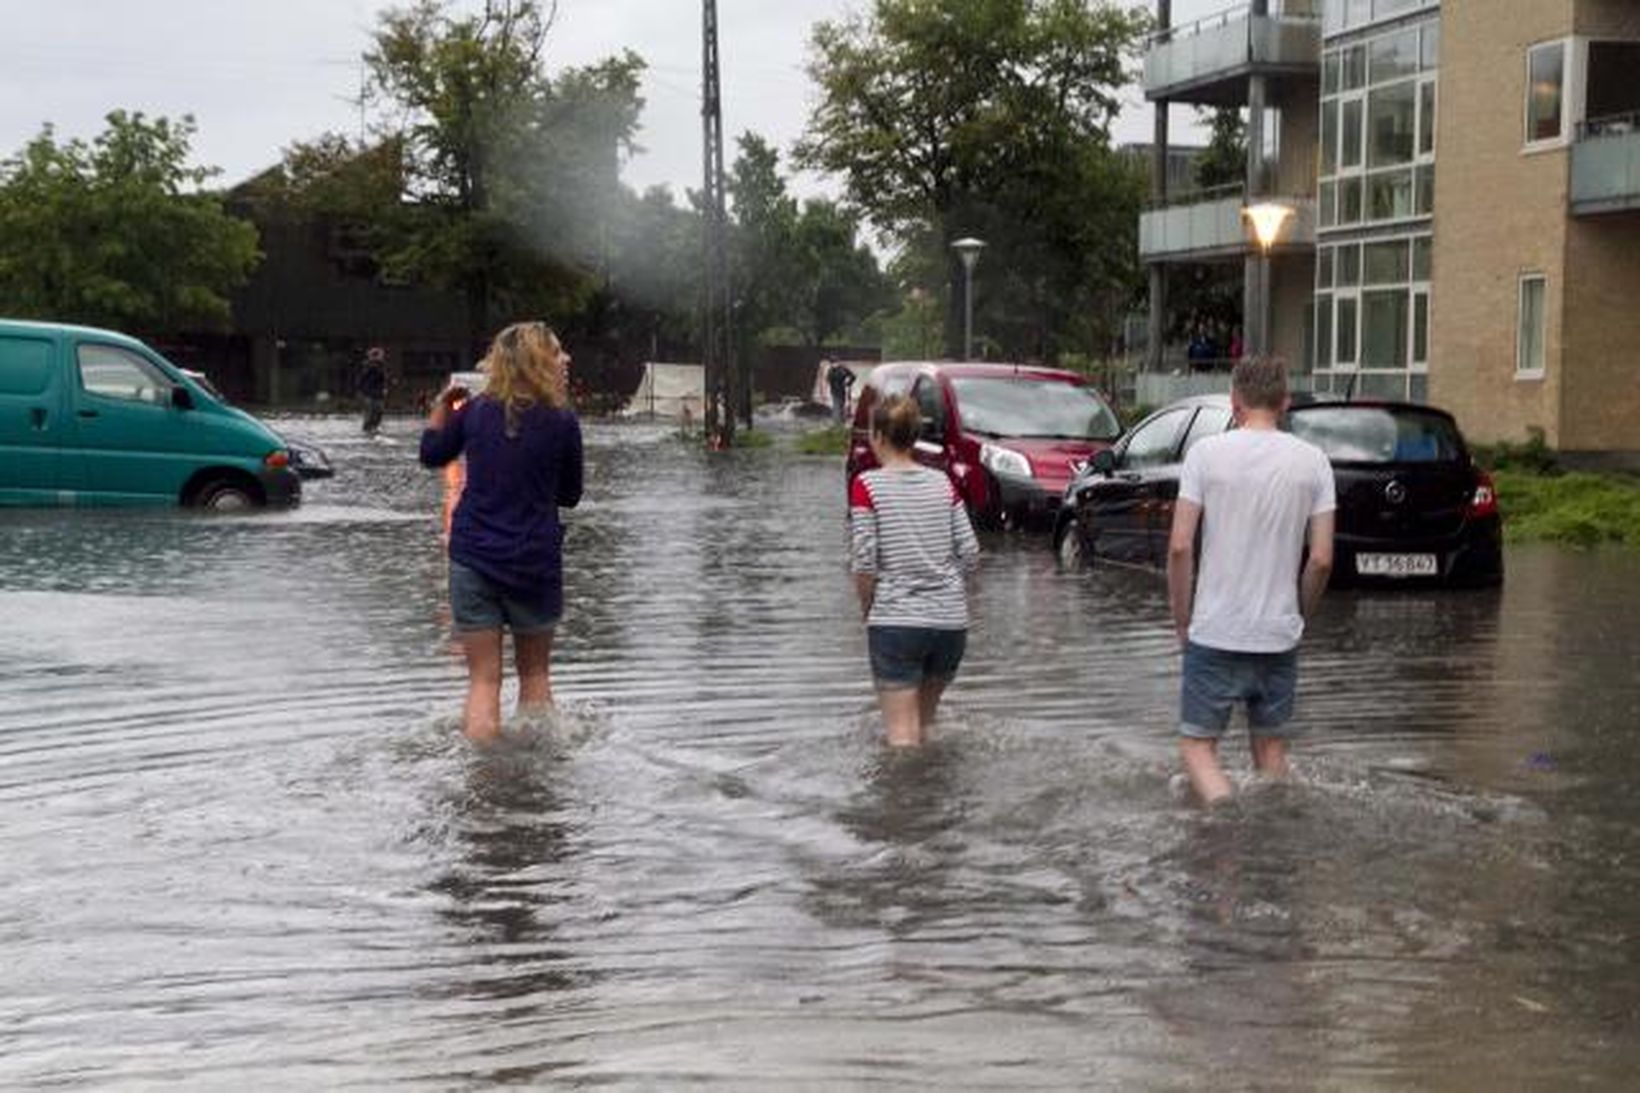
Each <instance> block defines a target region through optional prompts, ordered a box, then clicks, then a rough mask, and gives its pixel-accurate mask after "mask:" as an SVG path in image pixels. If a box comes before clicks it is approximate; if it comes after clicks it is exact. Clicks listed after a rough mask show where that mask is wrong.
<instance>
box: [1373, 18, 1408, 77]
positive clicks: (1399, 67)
mask: <svg viewBox="0 0 1640 1093" xmlns="http://www.w3.org/2000/svg"><path fill="white" fill-rule="evenodd" d="M1417 71H1418V31H1417V29H1416V28H1414V29H1412V30H1406V31H1402V32H1401V33H1399V34H1386V35H1384V36H1383V37H1382V38H1377V39H1374V40H1373V42H1372V44H1371V45H1370V46H1369V47H1368V50H1367V76H1368V78H1369V79H1370V80H1371V81H1372V82H1373V83H1385V82H1387V81H1389V80H1394V79H1399V78H1400V77H1402V76H1411V75H1413V74H1414V73H1416V72H1417Z"/></svg>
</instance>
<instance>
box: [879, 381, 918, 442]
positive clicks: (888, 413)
mask: <svg viewBox="0 0 1640 1093" xmlns="http://www.w3.org/2000/svg"><path fill="white" fill-rule="evenodd" d="M871 431H872V432H874V433H876V434H877V435H878V436H880V437H882V438H883V439H884V440H885V441H887V442H888V445H889V447H891V448H893V449H894V450H895V451H900V452H909V451H910V450H911V449H912V447H913V446H914V445H915V444H916V443H917V437H918V436H920V435H922V411H921V410H919V409H918V408H917V403H916V401H915V400H914V399H912V398H911V397H910V396H908V395H890V396H888V397H887V398H885V399H883V401H881V402H879V403H878V404H877V406H876V408H875V409H874V410H872V412H871Z"/></svg>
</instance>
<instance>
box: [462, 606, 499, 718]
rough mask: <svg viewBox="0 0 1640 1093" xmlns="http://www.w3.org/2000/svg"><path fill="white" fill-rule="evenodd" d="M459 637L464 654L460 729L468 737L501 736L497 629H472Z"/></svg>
mask: <svg viewBox="0 0 1640 1093" xmlns="http://www.w3.org/2000/svg"><path fill="white" fill-rule="evenodd" d="M460 640H461V651H462V652H463V653H464V654H466V657H467V704H466V707H465V708H464V710H463V711H462V718H461V729H462V731H463V732H464V733H466V734H467V737H468V738H469V739H471V740H479V741H490V740H494V739H495V738H496V737H498V736H500V735H501V631H500V630H474V631H470V632H468V633H465V634H462V635H461V639H460Z"/></svg>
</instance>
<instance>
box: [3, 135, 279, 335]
mask: <svg viewBox="0 0 1640 1093" xmlns="http://www.w3.org/2000/svg"><path fill="white" fill-rule="evenodd" d="M194 132H195V127H194V122H193V119H192V118H191V117H184V118H182V119H181V120H180V121H176V122H173V121H169V120H167V119H165V118H154V119H152V120H150V119H148V118H146V117H144V116H143V115H142V114H140V113H135V114H127V113H125V112H123V111H115V112H113V113H111V114H109V115H108V117H107V125H106V128H105V129H104V130H103V131H102V132H101V133H100V134H98V135H97V137H96V138H95V139H94V140H92V141H91V142H90V143H89V144H88V143H86V142H84V141H81V140H70V141H67V142H61V141H59V140H58V139H57V137H56V134H55V133H54V131H53V130H52V129H51V127H50V126H47V127H46V128H45V129H44V130H42V131H41V133H40V135H39V136H37V137H35V138H34V139H33V140H32V141H30V142H29V143H28V145H27V146H26V147H24V148H23V150H22V151H21V152H20V153H18V154H17V155H15V156H13V157H12V158H10V159H8V160H5V161H4V162H3V163H0V313H5V314H9V315H13V316H18V317H32V318H42V319H55V320H62V321H75V322H83V323H91V324H94V325H98V326H108V327H114V328H118V329H122V330H129V331H133V332H139V333H146V334H165V333H177V332H182V331H186V330H190V329H199V328H218V327H222V326H225V325H226V323H227V320H228V315H229V308H228V293H229V291H230V290H232V289H233V288H234V286H236V285H239V284H241V283H243V282H244V280H245V278H246V277H247V276H248V274H249V272H250V270H251V269H252V267H253V266H254V265H255V264H256V261H257V259H258V258H259V253H258V250H257V233H256V229H255V228H254V227H252V226H251V225H250V224H247V223H245V222H244V221H242V220H239V219H236V218H235V217H233V216H230V215H229V214H228V213H227V212H226V211H225V210H224V208H223V205H222V200H221V198H220V196H219V195H217V194H214V193H211V192H209V191H207V190H205V189H204V188H203V187H204V186H205V184H206V182H208V181H209V180H210V179H211V178H212V177H214V176H215V175H216V173H217V172H216V171H215V170H214V169H211V168H206V167H196V166H191V165H190V162H189V160H190V158H191V142H192V139H193V135H194Z"/></svg>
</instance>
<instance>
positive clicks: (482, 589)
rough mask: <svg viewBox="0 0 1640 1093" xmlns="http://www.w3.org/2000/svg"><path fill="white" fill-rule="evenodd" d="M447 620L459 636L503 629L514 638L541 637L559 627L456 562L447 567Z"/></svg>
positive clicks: (536, 609)
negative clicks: (526, 635) (448, 603)
mask: <svg viewBox="0 0 1640 1093" xmlns="http://www.w3.org/2000/svg"><path fill="white" fill-rule="evenodd" d="M450 617H451V620H452V622H453V623H454V624H455V630H456V633H458V634H464V633H471V632H474V631H478V630H500V629H501V628H502V627H503V626H505V627H507V628H508V629H510V630H511V631H512V632H513V633H514V634H541V633H545V632H547V631H549V630H551V629H552V628H553V627H555V626H557V625H558V616H557V615H549V614H548V613H547V612H546V611H544V610H542V609H541V608H540V607H536V606H533V605H531V604H529V603H527V602H525V600H524V599H523V598H522V597H520V596H519V595H518V594H517V593H516V592H513V591H512V590H510V589H507V588H504V587H502V586H501V585H498V584H496V583H495V582H494V581H492V580H490V579H489V578H488V577H486V576H484V574H482V573H479V572H477V571H476V570H472V569H468V568H467V567H466V566H464V565H462V564H461V563H460V562H456V561H452V562H451V563H450Z"/></svg>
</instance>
